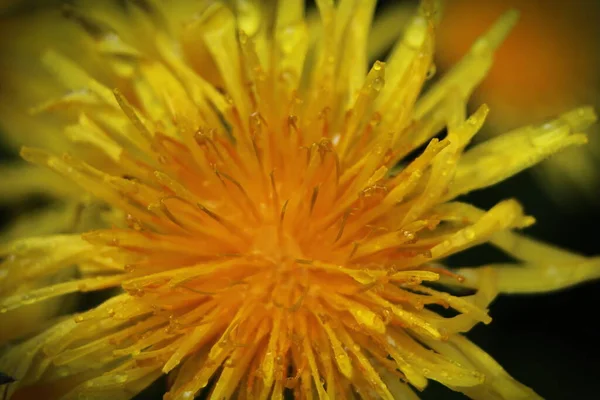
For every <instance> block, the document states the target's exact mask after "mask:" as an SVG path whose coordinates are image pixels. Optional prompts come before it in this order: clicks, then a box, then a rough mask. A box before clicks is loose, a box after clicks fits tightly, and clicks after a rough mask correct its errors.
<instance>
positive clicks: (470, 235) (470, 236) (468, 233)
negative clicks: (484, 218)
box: [463, 228, 475, 240]
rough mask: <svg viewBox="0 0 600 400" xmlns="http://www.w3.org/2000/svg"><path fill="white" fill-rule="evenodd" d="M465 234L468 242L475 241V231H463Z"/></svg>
mask: <svg viewBox="0 0 600 400" xmlns="http://www.w3.org/2000/svg"><path fill="white" fill-rule="evenodd" d="M463 234H464V235H465V238H467V239H468V240H473V239H475V231H474V230H473V229H471V228H465V230H464V231H463Z"/></svg>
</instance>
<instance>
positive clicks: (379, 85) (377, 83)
mask: <svg viewBox="0 0 600 400" xmlns="http://www.w3.org/2000/svg"><path fill="white" fill-rule="evenodd" d="M384 85H385V81H384V79H383V78H381V77H379V76H378V77H377V78H375V79H373V83H371V87H372V88H373V90H375V91H377V92H379V91H380V90H381V89H383V86H384Z"/></svg>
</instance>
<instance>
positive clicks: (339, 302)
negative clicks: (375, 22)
mask: <svg viewBox="0 0 600 400" xmlns="http://www.w3.org/2000/svg"><path fill="white" fill-rule="evenodd" d="M233 3H234V4H233V5H230V4H225V3H223V4H222V3H221V2H207V3H206V4H203V5H198V4H196V3H193V2H183V1H181V2H177V1H175V2H173V4H171V3H169V6H168V7H167V6H166V5H163V4H162V3H161V2H158V1H157V2H152V1H141V2H139V1H136V2H133V1H132V2H125V3H124V4H122V2H114V3H112V2H106V3H104V2H103V3H102V4H101V5H100V4H99V3H96V2H95V3H93V5H92V3H90V4H87V6H85V7H84V6H83V5H81V6H79V7H78V6H74V8H73V9H72V10H71V9H70V11H69V13H68V15H67V17H66V18H67V19H66V23H68V24H71V25H72V26H71V27H70V28H69V29H73V30H74V31H78V32H82V31H83V32H85V33H86V35H87V36H86V37H87V41H86V46H87V47H86V49H87V51H88V53H89V54H92V55H93V57H92V58H93V60H94V62H91V61H90V60H88V59H86V60H85V62H84V61H82V60H79V59H78V57H84V56H83V55H79V56H78V54H75V53H72V54H69V53H68V52H67V53H60V52H58V51H54V50H52V49H49V50H47V51H46V52H45V53H44V54H43V56H42V62H43V63H44V64H45V65H46V67H47V68H48V71H49V72H50V73H51V74H52V75H53V76H54V77H55V79H56V80H57V81H58V83H59V84H60V85H61V87H62V89H63V93H66V94H64V95H62V96H58V97H56V98H50V99H46V100H45V101H44V102H42V103H41V104H37V105H36V106H32V107H31V109H30V112H31V113H32V114H33V115H31V116H30V118H38V119H40V120H42V121H53V122H47V123H48V124H51V123H54V124H59V125H60V129H59V132H60V133H57V134H60V135H63V137H66V139H67V140H66V143H67V144H65V146H64V147H63V148H61V149H60V150H59V151H53V150H48V149H44V148H40V147H39V146H38V147H35V146H32V147H24V148H23V149H22V150H21V155H22V157H23V158H24V159H25V160H27V161H28V162H30V163H32V164H34V165H37V166H39V167H41V168H43V169H49V170H52V171H54V172H55V173H56V178H50V179H61V180H63V181H64V182H68V183H65V184H66V185H70V186H71V187H73V188H76V189H74V190H75V192H77V193H79V195H80V196H81V197H80V198H90V197H91V198H93V199H95V201H96V202H99V203H100V204H103V205H104V212H103V213H101V215H100V213H99V212H96V213H97V214H96V217H97V218H96V220H97V222H96V223H95V225H93V224H90V225H91V227H90V228H89V229H81V228H78V229H71V230H70V231H67V232H62V233H60V234H59V233H52V234H47V235H41V236H25V237H21V238H17V239H14V240H12V241H9V242H7V243H5V244H3V245H2V246H0V256H2V257H4V260H3V262H2V269H1V270H0V271H1V273H2V275H0V290H1V291H0V313H1V314H0V319H1V321H2V322H1V323H2V324H3V326H10V324H11V321H12V320H15V319H18V318H20V316H24V317H23V318H26V320H27V321H29V322H30V326H29V328H28V330H27V329H25V327H23V328H22V329H20V330H16V331H15V332H11V333H7V334H6V336H7V337H6V338H4V340H5V341H10V340H12V341H13V345H11V347H9V350H7V351H6V352H4V353H3V354H2V357H1V358H0V370H1V371H3V372H5V373H7V374H9V375H10V376H14V377H15V378H16V379H17V382H15V383H12V384H11V385H10V386H9V387H8V389H7V393H8V396H9V397H10V398H12V399H27V398H31V396H33V395H34V394H36V393H38V394H39V393H44V396H46V397H47V398H56V399H81V398H84V399H107V398H115V399H117V398H118V399H129V398H132V397H133V396H135V395H136V394H137V393H139V392H141V391H142V390H143V389H144V388H146V387H147V386H148V385H150V383H152V382H153V381H155V380H156V379H158V378H159V377H161V376H162V375H164V374H168V375H169V380H168V382H169V383H168V389H167V393H166V394H165V396H164V399H165V400H175V399H177V400H183V399H192V398H194V397H195V396H197V395H200V394H206V395H208V397H209V398H212V399H229V398H237V399H254V398H256V399H265V398H274V399H283V398H284V397H286V396H293V397H295V398H298V399H304V398H319V399H325V398H342V399H343V398H354V397H359V398H383V399H399V398H402V399H404V398H409V399H410V398H416V396H417V394H416V393H417V392H419V391H421V390H423V389H425V387H426V386H427V383H428V381H430V380H434V381H437V382H440V383H442V384H443V385H446V386H447V387H449V388H450V389H452V390H456V391H460V392H463V393H465V394H467V395H468V396H471V397H476V398H505V399H514V398H536V396H537V395H536V394H535V393H534V392H533V391H532V390H531V389H529V388H527V387H526V386H524V385H522V384H520V383H518V382H516V381H515V380H514V379H512V378H511V377H510V375H508V374H507V373H506V372H505V371H504V370H503V369H502V368H501V367H500V366H499V365H498V364H497V363H496V362H495V361H493V359H491V358H490V357H489V356H488V355H487V354H485V353H484V352H483V351H482V350H481V349H479V348H478V347H477V346H476V345H475V344H473V343H471V342H470V341H469V340H467V339H466V338H465V337H464V336H463V335H462V334H463V333H465V332H467V331H469V330H470V329H471V328H472V327H473V326H474V325H476V324H478V323H480V322H481V323H484V324H488V323H490V322H491V318H490V316H489V315H488V310H487V309H488V306H489V304H490V303H491V301H492V300H493V299H494V297H495V296H496V294H497V293H499V292H518V293H523V292H528V291H530V292H531V291H543V290H555V289H560V288H562V287H566V286H570V285H573V284H576V283H579V282H581V281H584V280H588V279H593V278H596V277H599V276H600V264H599V263H598V260H597V259H588V258H585V257H582V256H578V255H572V254H570V253H568V252H566V251H562V250H557V249H555V248H553V247H551V246H548V245H545V244H543V243H539V242H537V241H534V240H533V239H529V238H527V237H525V236H523V235H522V234H520V233H517V232H516V231H515V230H518V229H522V228H526V227H527V226H529V225H531V224H532V223H533V222H534V219H533V217H531V216H528V215H526V214H525V213H524V211H523V210H522V207H521V206H520V205H519V203H518V202H517V201H516V200H513V199H506V200H503V201H500V202H499V203H498V204H497V205H495V206H494V207H492V208H491V209H489V210H480V209H478V208H476V207H474V206H471V205H469V204H466V203H463V202H460V201H457V200H455V199H456V198H457V197H458V196H461V195H463V194H466V193H468V192H471V191H473V190H478V189H482V188H485V187H487V186H490V185H493V184H495V183H497V182H499V181H501V180H503V179H505V178H507V177H509V176H512V175H513V174H516V173H518V172H520V171H521V170H523V169H525V168H527V167H529V166H531V165H533V164H535V163H536V162H538V161H540V160H542V159H544V158H546V157H547V156H549V155H551V154H553V153H555V152H557V151H559V150H561V149H562V148H565V147H568V146H573V145H581V144H584V143H585V142H586V137H585V135H584V134H583V133H581V132H582V131H583V130H585V129H586V128H587V127H588V126H589V125H590V124H591V123H593V122H594V121H595V115H594V112H593V111H592V110H591V108H589V107H582V108H579V109H576V110H573V111H570V112H566V113H564V114H562V115H560V116H558V117H557V118H556V119H554V120H552V121H547V122H545V123H542V124H539V125H532V126H527V127H524V128H522V129H519V130H516V131H513V132H510V133H508V134H506V135H504V136H500V137H497V138H494V139H490V140H488V141H486V142H483V143H481V144H478V145H476V146H472V147H470V148H467V145H468V144H469V142H470V141H471V139H472V137H473V136H474V135H475V134H476V133H477V131H478V130H479V129H480V128H481V126H482V124H483V123H484V121H485V119H486V117H487V115H488V112H489V110H488V107H487V106H485V105H482V106H481V107H480V108H479V109H477V110H476V111H475V112H474V113H473V114H472V115H467V114H466V112H465V110H466V101H467V100H468V96H469V95H470V93H471V91H472V90H473V89H474V87H475V86H476V85H477V84H478V82H479V81H480V80H481V79H482V78H483V76H484V75H485V73H486V71H487V70H488V68H489V67H490V65H491V62H492V59H493V54H494V51H495V50H496V48H497V47H498V46H499V45H500V43H501V42H502V40H503V38H504V37H505V36H506V35H507V34H508V32H509V30H510V28H511V27H512V25H513V24H514V23H515V22H516V19H517V14H516V13H515V12H509V13H507V14H505V15H504V16H503V17H502V18H501V19H500V20H499V21H497V22H496V24H494V25H493V26H492V27H491V28H490V29H489V31H488V32H487V33H486V34H485V35H484V36H482V37H481V38H480V39H479V40H478V41H477V42H476V43H475V44H474V45H473V47H472V48H471V50H470V51H469V53H468V54H467V55H466V56H465V58H464V59H463V61H461V62H460V63H459V64H458V65H457V66H456V67H455V69H453V70H452V71H451V72H450V73H449V74H448V75H447V76H445V77H443V78H441V79H440V80H438V81H437V82H435V83H434V84H433V85H431V87H430V89H429V90H428V91H426V92H424V93H422V87H423V85H424V83H425V81H426V80H428V79H430V78H431V75H432V68H433V64H432V56H433V48H434V43H433V37H434V30H435V24H434V21H433V18H434V17H435V9H434V5H433V4H432V3H430V2H423V4H422V5H421V7H420V9H419V10H417V12H416V13H415V15H414V16H413V17H411V18H410V19H409V22H408V23H407V25H406V28H405V32H404V35H403V37H402V38H401V39H400V40H399V41H398V42H397V44H396V45H395V47H394V49H393V50H392V52H391V54H390V56H389V57H388V58H387V60H386V62H380V61H377V62H375V63H374V64H372V66H371V67H370V68H368V67H367V66H368V59H367V48H368V44H369V37H370V36H369V31H370V26H371V20H372V16H373V13H374V8H375V1H361V2H357V1H350V0H348V1H346V0H342V1H340V2H338V4H334V3H333V2H330V1H317V10H316V11H314V12H317V13H318V16H317V17H315V16H312V17H311V16H310V15H309V16H305V7H304V4H303V2H302V1H295V0H294V1H287V0H286V1H285V2H284V1H280V2H278V3H277V4H276V5H274V4H272V3H268V5H267V4H263V2H252V1H250V2H233ZM82 4H83V3H82ZM191 16H192V17H191ZM313 20H318V21H320V22H319V23H317V24H316V25H314V24H313V23H312V22H310V21H313ZM313 25H314V26H313ZM65 29H66V28H65ZM51 117H54V119H51ZM442 131H444V132H445V133H444V134H443V135H440V132H442ZM63 181H61V182H63ZM7 190H10V187H9V189H7ZM84 196H89V197H84ZM65 201H66V200H65ZM88 212H90V211H89V210H88ZM91 212H93V211H91ZM69 215H70V217H71V218H72V214H69ZM485 242H490V243H492V244H493V245H495V246H497V247H500V248H501V249H503V250H504V251H506V252H508V253H509V254H512V255H513V256H514V258H515V259H516V260H518V262H515V264H514V266H509V267H506V266H504V267H506V268H503V267H502V266H495V265H492V266H485V267H482V268H464V269H459V270H458V271H454V270H451V269H449V268H447V267H445V266H444V265H443V259H444V258H446V257H447V256H450V255H452V254H454V253H457V252H460V251H463V250H464V249H467V248H470V247H472V246H475V245H478V244H481V243H485ZM548 260H553V265H552V268H551V269H550V268H549V267H548V265H547V261H548ZM517 266H518V268H517ZM575 270H576V271H577V273H575V274H574V273H573V271H575ZM448 288H452V289H454V290H452V291H449V290H448ZM100 290H104V291H105V292H106V291H109V293H110V294H111V295H110V296H109V298H108V300H106V301H104V302H102V303H101V304H99V305H97V306H94V307H88V308H87V309H84V310H83V311H80V312H70V311H66V310H67V307H59V306H60V305H61V304H64V303H60V299H61V298H62V297H63V296H66V295H69V294H75V293H79V294H81V293H87V292H94V291H100ZM456 293H458V294H456ZM44 305H45V306H46V308H44V307H43V306H44ZM440 307H441V308H447V309H453V310H454V311H455V316H453V317H445V316H442V315H441V314H439V313H438V312H437V311H436V310H439V309H440ZM3 335H4V334H3ZM18 339H23V340H21V341H18V342H17V341H16V340H18Z"/></svg>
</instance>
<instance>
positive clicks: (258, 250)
mask: <svg viewBox="0 0 600 400" xmlns="http://www.w3.org/2000/svg"><path fill="white" fill-rule="evenodd" d="M252 253H253V254H256V255H259V256H261V257H264V258H265V259H267V260H269V261H271V262H273V263H274V264H277V265H284V264H287V261H290V260H295V259H299V258H303V257H302V250H301V249H300V246H299V245H298V242H297V241H296V239H295V238H294V237H293V236H291V235H290V234H289V233H288V232H286V231H284V230H282V229H281V228H280V227H278V226H275V225H266V226H263V227H261V228H259V229H258V230H257V231H256V233H255V236H254V241H253V242H252Z"/></svg>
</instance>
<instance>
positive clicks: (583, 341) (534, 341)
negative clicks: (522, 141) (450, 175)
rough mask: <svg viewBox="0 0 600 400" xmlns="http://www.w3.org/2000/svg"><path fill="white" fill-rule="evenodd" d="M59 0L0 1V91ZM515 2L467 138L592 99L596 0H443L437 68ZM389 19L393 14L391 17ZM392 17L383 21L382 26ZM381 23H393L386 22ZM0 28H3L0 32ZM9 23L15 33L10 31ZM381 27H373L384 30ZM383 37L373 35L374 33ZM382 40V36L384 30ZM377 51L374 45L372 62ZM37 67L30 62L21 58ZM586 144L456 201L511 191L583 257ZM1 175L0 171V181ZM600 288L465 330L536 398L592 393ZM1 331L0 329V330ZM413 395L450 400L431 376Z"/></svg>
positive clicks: (598, 27) (595, 156)
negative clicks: (19, 49) (480, 125)
mask: <svg viewBox="0 0 600 400" xmlns="http://www.w3.org/2000/svg"><path fill="white" fill-rule="evenodd" d="M61 3H64V1H61V0H20V1H19V0H0V94H1V93H2V88H3V87H6V86H9V85H8V83H7V82H4V81H3V80H2V77H3V76H5V75H3V74H2V68H9V67H7V66H10V60H9V59H8V57H10V53H9V52H7V51H4V49H6V48H8V47H10V45H9V44H10V43H12V42H13V40H14V39H15V36H18V35H20V34H24V32H27V31H28V30H29V29H30V28H34V26H30V25H28V24H31V22H28V21H31V20H29V19H27V18H25V17H26V16H27V15H28V14H30V13H32V12H33V11H32V10H36V9H40V8H46V7H52V8H54V7H59V6H60V4H61ZM410 4H412V3H408V2H400V1H390V0H387V1H386V0H382V1H380V2H379V5H378V9H377V14H378V16H380V17H384V18H385V17H386V16H389V15H394V14H393V11H391V10H392V9H393V8H394V7H398V6H399V5H401V6H404V5H408V6H410ZM510 8H516V9H518V10H520V11H521V19H520V21H519V23H518V25H517V27H516V28H515V29H514V31H513V32H512V34H511V35H510V36H509V38H508V39H507V41H506V42H505V43H504V45H503V46H502V47H501V49H500V50H499V52H498V53H497V57H496V63H495V65H494V67H493V69H492V70H491V71H490V74H489V76H488V78H487V79H486V80H485V81H484V82H483V84H482V85H481V86H480V87H479V89H478V90H477V91H476V92H475V94H474V96H473V98H472V106H473V107H475V106H477V105H479V104H481V103H487V104H488V105H489V106H490V108H491V113H490V116H489V120H488V123H487V124H486V126H485V128H484V131H483V132H482V133H481V135H478V138H479V139H480V140H481V139H484V138H485V137H489V136H493V135H497V134H500V133H503V132H506V131H508V130H510V129H512V128H515V127H518V126H521V125H524V124H529V123H534V122H540V121H544V120H545V119H547V118H549V117H551V116H553V115H556V114H557V113H559V112H561V111H566V110H569V109H571V108H574V107H576V106H579V105H583V104H591V105H593V106H595V107H596V110H598V105H599V104H600V52H599V51H598V50H599V48H598V47H599V46H600V44H599V42H598V38H600V2H599V1H596V0H571V1H560V0H558V1H557V0H520V1H518V0H449V1H446V2H443V13H442V15H441V18H440V21H439V27H438V37H437V59H436V66H437V73H436V76H438V77H439V76H441V75H442V74H443V73H444V71H446V70H448V68H449V67H450V66H451V65H452V64H454V63H455V62H456V61H458V60H459V59H460V57H461V56H462V55H463V54H465V53H466V52H467V50H468V49H469V47H470V46H471V44H472V43H473V41H474V40H475V38H476V37H477V36H478V35H480V34H481V33H483V32H484V31H485V30H486V29H487V28H488V27H489V26H490V25H491V23H492V22H493V21H494V20H495V19H497V18H498V17H499V16H500V15H501V14H502V13H503V12H504V11H506V10H508V9H510ZM398 18H399V17H398ZM402 23H403V19H402V18H399V19H398V22H397V23H394V21H392V25H390V28H387V27H386V28H384V30H385V29H389V30H390V33H392V32H391V30H394V31H395V30H397V29H398V26H399V25H401V24H402ZM392 26H394V27H393V28H392ZM7 27H10V29H8V28H7ZM13 29H14V30H15V31H14V32H13ZM384 33H385V32H384ZM383 36H385V35H383ZM390 36H393V35H390ZM388 49H389V46H387V47H386V46H385V45H383V46H381V49H380V51H379V53H380V54H379V55H378V57H377V58H379V59H381V58H383V57H384V56H385V53H386V50H388ZM32 62H37V60H32ZM1 124H2V121H0V165H1V164H2V163H6V162H9V161H11V160H15V159H16V153H15V149H14V147H11V146H2V144H1V140H2V139H1V130H2V129H3V127H2V125H1ZM590 136H591V137H590V144H589V145H588V146H586V147H585V148H580V149H574V150H570V151H568V152H566V153H564V154H561V155H559V156H554V157H552V158H551V159H550V160H548V161H546V162H544V163H543V164H541V165H539V166H537V167H535V168H534V169H533V170H532V171H528V172H523V173H521V174H519V175H517V176H515V177H513V178H511V179H509V180H508V181H506V182H504V183H502V184H499V185H496V186H494V187H492V188H490V189H486V190H484V191H481V192H476V193H473V194H470V195H469V196H468V198H467V199H466V200H467V201H469V202H472V203H474V204H476V205H477V206H479V207H484V208H489V207H491V206H492V205H493V204H495V203H496V202H497V201H499V200H501V199H504V198H508V197H515V198H517V199H518V200H519V201H521V203H522V204H523V205H524V207H525V210H526V211H527V212H528V213H530V214H532V215H534V216H535V217H536V218H537V221H538V222H537V223H536V224H535V225H534V226H533V227H532V228H529V229H528V230H527V233H529V234H530V235H532V236H534V237H536V238H538V239H542V240H545V241H548V242H552V243H554V244H557V245H559V246H561V247H564V248H568V249H570V250H572V251H575V252H578V253H581V254H584V255H595V254H600V230H599V231H595V229H599V228H600V128H599V127H598V125H597V126H596V127H595V129H594V130H593V131H591V132H590ZM0 179H1V178H0ZM45 201H47V199H36V200H33V201H31V202H24V203H19V204H3V203H2V202H1V201H0V226H4V225H6V224H7V223H8V221H10V219H11V218H12V217H13V216H14V215H15V213H17V212H23V211H26V210H29V209H33V208H35V207H38V206H39V204H41V203H43V202H45ZM498 257H500V255H499V254H498V253H497V252H494V251H493V249H491V248H490V247H487V246H485V247H480V248H476V249H473V250H470V251H468V252H466V253H464V254H461V255H460V256H458V257H455V258H453V259H452V260H451V262H452V263H453V264H454V265H478V264H483V263H487V262H493V261H496V260H497V259H498ZM599 302H600V283H599V282H593V283H588V284H585V285H580V286H577V287H574V288H571V289H568V290H564V291H561V292H557V293H552V294H546V295H535V296H510V297H509V296H500V298H498V299H497V300H496V301H495V303H494V304H493V305H492V307H491V316H492V318H493V322H492V323H491V324H490V325H488V326H481V325H479V326H477V327H476V328H474V329H473V331H472V332H470V333H469V335H468V336H469V337H470V338H471V339H473V340H474V341H475V342H476V343H477V344H478V345H480V346H481V347H483V349H485V350H486V351H487V352H489V353H490V354H491V355H492V356H493V357H494V358H495V359H496V360H497V361H498V362H499V363H500V364H501V365H502V366H504V368H505V369H506V370H507V371H508V372H509V373H510V374H511V375H513V376H514V377H515V378H516V379H518V380H520V381H521V382H523V383H524V384H526V385H528V386H530V387H532V388H534V389H535V390H536V391H537V392H538V393H539V394H540V395H541V396H543V397H544V398H546V399H593V398H600V388H599V386H600V343H599V341H598V339H599V338H600V335H599V333H598V330H597V328H596V325H595V324H596V318H597V317H598V310H599V308H598V304H599ZM2 329H5V327H2ZM164 385H165V382H164V381H160V382H157V383H156V384H155V385H153V387H151V388H149V389H148V390H147V391H146V392H144V393H142V394H140V396H138V399H154V398H160V397H156V394H157V393H160V392H161V391H162V390H163V388H164ZM422 397H423V398H424V399H462V398H465V397H464V396H462V395H460V394H456V393H451V392H449V391H448V390H446V389H444V388H442V387H441V386H439V385H437V384H435V383H432V384H431V385H430V387H429V388H428V389H427V390H426V391H425V393H423V394H422Z"/></svg>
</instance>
